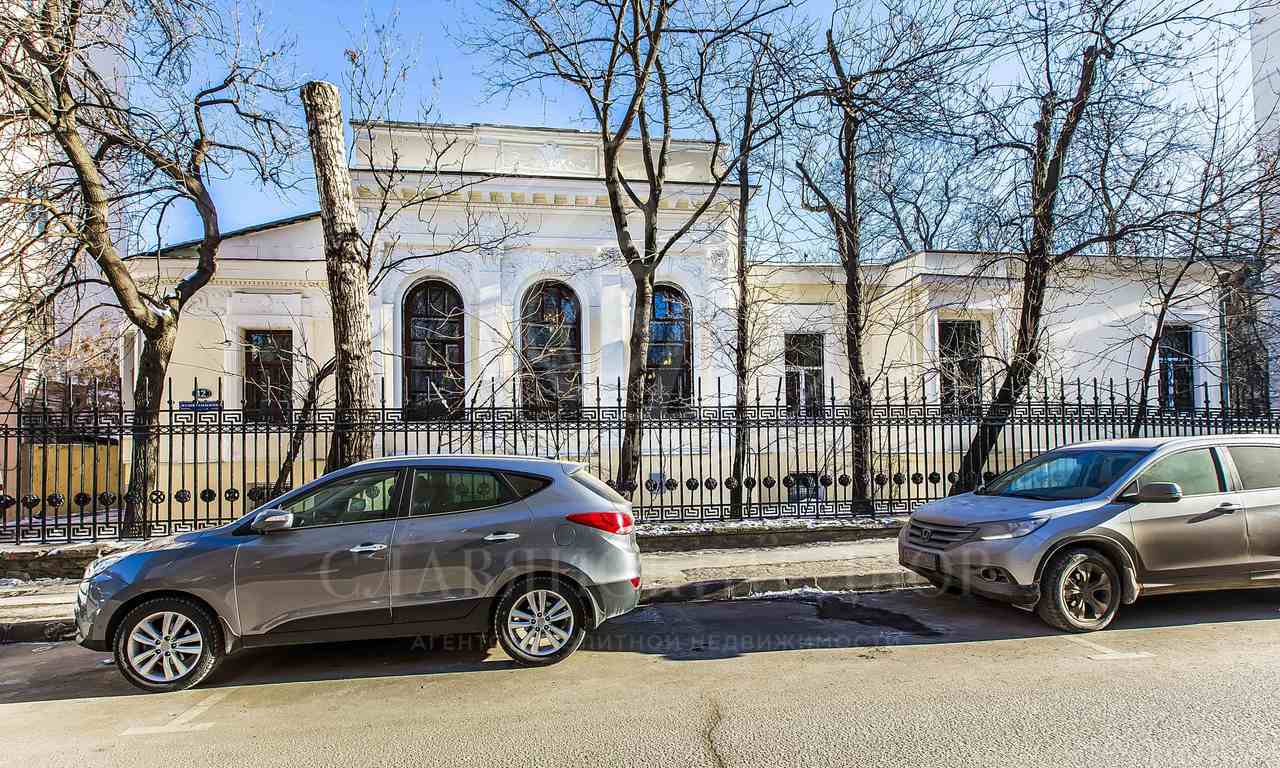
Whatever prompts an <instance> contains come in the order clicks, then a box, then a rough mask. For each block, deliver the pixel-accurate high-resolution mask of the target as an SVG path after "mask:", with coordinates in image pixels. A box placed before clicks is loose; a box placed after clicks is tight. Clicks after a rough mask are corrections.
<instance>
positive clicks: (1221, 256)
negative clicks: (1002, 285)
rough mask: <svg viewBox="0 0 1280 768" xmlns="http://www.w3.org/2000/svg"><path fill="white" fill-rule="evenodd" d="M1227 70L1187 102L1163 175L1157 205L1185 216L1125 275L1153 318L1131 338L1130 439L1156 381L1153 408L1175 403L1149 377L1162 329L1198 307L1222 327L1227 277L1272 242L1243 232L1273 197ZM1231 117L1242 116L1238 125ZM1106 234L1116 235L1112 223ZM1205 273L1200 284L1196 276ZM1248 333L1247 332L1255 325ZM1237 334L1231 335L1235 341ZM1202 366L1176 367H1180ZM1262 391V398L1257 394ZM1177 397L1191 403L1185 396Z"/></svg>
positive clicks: (1268, 162) (1102, 175) (1255, 135)
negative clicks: (1185, 120) (1138, 285)
mask: <svg viewBox="0 0 1280 768" xmlns="http://www.w3.org/2000/svg"><path fill="white" fill-rule="evenodd" d="M1228 61H1229V60H1228ZM1230 70H1231V68H1230V67H1219V68H1218V71H1219V72H1220V73H1221V74H1220V75H1219V79H1218V81H1217V82H1215V83H1214V87H1213V88H1212V89H1205V91H1204V92H1202V93H1200V94H1198V95H1197V102H1196V104H1197V109H1195V110H1193V111H1192V119H1193V120H1195V122H1194V123H1191V124H1189V125H1187V126H1186V127H1184V128H1183V130H1182V131H1180V133H1190V134H1191V136H1192V138H1191V139H1190V141H1189V143H1188V146H1187V147H1186V148H1185V149H1184V150H1183V151H1182V152H1180V153H1179V154H1178V155H1177V156H1176V157H1175V158H1173V162H1171V165H1172V166H1173V167H1172V168H1171V169H1170V171H1169V172H1168V175H1169V177H1170V179H1171V182H1170V183H1169V184H1168V185H1167V187H1166V189H1165V191H1164V195H1165V197H1166V198H1167V199H1166V201H1165V203H1164V205H1165V207H1166V208H1168V209H1170V210H1175V211H1183V212H1185V213H1184V214H1183V215H1180V216H1178V217H1176V218H1174V219H1172V220H1171V221H1169V222H1168V225H1167V226H1166V227H1165V228H1164V229H1163V230H1161V231H1159V232H1157V233H1155V234H1153V235H1148V236H1145V237H1143V238H1142V243H1143V245H1144V246H1145V247H1144V249H1143V250H1144V251H1147V252H1148V253H1146V254H1145V255H1147V256H1148V258H1147V259H1145V260H1144V261H1146V262H1147V266H1146V268H1145V269H1141V268H1134V269H1132V271H1131V274H1133V275H1134V276H1135V277H1138V278H1139V279H1142V280H1143V282H1144V283H1146V285H1147V290H1148V293H1149V295H1150V303H1151V305H1152V306H1153V308H1154V310H1155V318H1154V321H1153V324H1152V328H1151V330H1150V332H1149V333H1140V334H1139V335H1138V337H1137V339H1138V341H1139V342H1140V343H1141V345H1142V346H1143V347H1144V349H1143V356H1142V360H1143V362H1142V367H1141V369H1140V370H1139V375H1138V379H1137V381H1136V389H1137V394H1136V404H1135V410H1134V415H1133V419H1132V421H1131V422H1130V426H1129V434H1130V436H1131V437H1138V436H1140V435H1142V434H1143V431H1144V429H1145V427H1146V426H1147V421H1148V419H1149V417H1150V412H1151V409H1152V403H1151V399H1152V398H1151V389H1152V387H1151V385H1152V383H1153V381H1152V380H1153V378H1155V377H1156V376H1157V375H1159V387H1158V390H1159V391H1158V396H1157V397H1158V400H1157V402H1156V408H1158V409H1161V410H1163V409H1164V408H1165V407H1168V406H1169V405H1172V403H1170V402H1169V401H1170V400H1171V399H1172V396H1173V395H1174V394H1175V393H1173V392H1171V391H1170V389H1171V386H1172V384H1173V382H1171V381H1167V380H1166V379H1167V378H1168V377H1167V376H1166V375H1164V374H1162V373H1161V372H1160V370H1158V369H1159V367H1160V365H1161V364H1162V359H1161V357H1162V351H1163V349H1164V347H1165V344H1164V340H1165V332H1166V327H1167V326H1168V324H1169V322H1170V320H1171V319H1172V318H1173V317H1174V316H1176V314H1177V312H1178V310H1179V308H1180V307H1182V306H1185V305H1187V304H1198V305H1200V306H1209V307H1213V308H1214V310H1215V317H1214V318H1213V319H1216V320H1218V321H1219V322H1220V323H1221V324H1222V325H1223V327H1226V325H1227V318H1226V317H1217V316H1216V315H1217V312H1218V311H1220V310H1221V309H1222V307H1224V306H1228V305H1227V304H1225V303H1224V302H1223V301H1222V298H1223V297H1222V293H1223V291H1224V288H1226V289H1227V290H1228V291H1230V289H1231V283H1232V281H1233V278H1235V277H1236V275H1243V276H1247V275H1248V274H1249V273H1251V272H1253V271H1254V270H1255V269H1256V262H1257V261H1258V260H1259V259H1260V258H1265V256H1266V254H1267V253H1268V252H1269V251H1270V250H1271V246H1272V245H1273V243H1272V242H1271V240H1272V237H1273V235H1270V234H1268V233H1267V232H1266V230H1265V228H1263V227H1258V226H1254V225H1253V223H1254V222H1255V221H1256V220H1257V218H1258V211H1259V207H1260V201H1261V200H1262V199H1264V198H1265V197H1266V196H1267V194H1268V193H1273V192H1274V191H1275V189H1276V179H1277V175H1276V171H1277V167H1276V158H1275V156H1274V155H1270V154H1268V153H1265V152H1263V151H1261V146H1260V145H1261V137H1260V135H1259V132H1258V129H1257V127H1255V125H1254V122H1253V114H1252V110H1244V109H1242V108H1241V105H1240V103H1239V102H1238V101H1236V100H1235V99H1234V98H1233V97H1232V96H1231V95H1230V94H1229V92H1228V89H1227V84H1226V83H1224V82H1223V79H1225V78H1226V77H1228V75H1227V73H1228V72H1229V71H1230ZM1241 115H1244V116H1245V117H1244V119H1243V121H1242V120H1241V117H1240V116H1241ZM1242 122H1243V123H1244V124H1243V125H1242V124H1241V123H1242ZM1107 169H1108V165H1107V164H1103V165H1101V166H1099V168H1098V177H1099V178H1098V185H1099V188H1100V189H1101V190H1103V191H1104V192H1105V191H1106V190H1107V189H1108V188H1109V187H1110V184H1109V180H1108V178H1107ZM1108 200H1109V197H1107V196H1104V202H1106V201H1108ZM1111 228H1112V229H1115V228H1117V227H1116V225H1115V224H1114V223H1113V224H1112V225H1111ZM1112 250H1113V251H1114V248H1112ZM1150 257H1155V258H1150ZM1205 273H1207V274H1208V275H1209V277H1208V279H1205V278H1204V277H1203V275H1204V274H1205ZM1219 273H1221V275H1222V278H1221V279H1220V278H1219ZM1196 277H1199V278H1200V279H1199V280H1196V279H1195V278H1196ZM1224 283H1225V285H1224ZM1236 292H1237V295H1238V300H1239V301H1242V302H1248V301H1250V300H1251V297H1249V296H1248V293H1249V291H1248V290H1246V286H1245V285H1243V284H1242V285H1239V286H1238V287H1237V288H1236ZM1253 325H1255V332H1256V323H1254V324H1253ZM1239 330H1240V329H1237V331H1239ZM1240 335H1241V334H1239V333H1237V334H1236V336H1237V340H1240V339H1239V336H1240ZM1225 341H1226V339H1224V342H1225ZM1226 354H1227V350H1223V355H1224V358H1223V359H1222V360H1219V361H1217V362H1219V363H1225V362H1226V357H1225V355H1226ZM1210 362H1212V361H1207V360H1198V361H1196V360H1188V361H1186V363H1187V364H1188V365H1190V364H1201V365H1204V364H1208V363H1210ZM1223 367H1226V366H1223ZM1229 381H1230V379H1229V376H1228V378H1227V379H1224V381H1223V388H1221V389H1220V391H1219V392H1217V393H1215V394H1216V395H1217V396H1218V397H1219V399H1220V402H1221V404H1222V405H1223V406H1224V407H1225V406H1226V404H1227V403H1228V401H1230V400H1231V399H1232V398H1231V397H1230V393H1229V391H1228V390H1227V389H1226V387H1227V385H1229ZM1126 389H1127V388H1126ZM1262 391H1264V392H1265V387H1264V388H1263V390H1262ZM1186 396H1187V397H1189V399H1190V400H1192V402H1194V400H1195V392H1189V393H1186ZM1205 405H1206V407H1207V406H1208V403H1206V404H1205Z"/></svg>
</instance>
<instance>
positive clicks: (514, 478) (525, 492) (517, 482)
mask: <svg viewBox="0 0 1280 768" xmlns="http://www.w3.org/2000/svg"><path fill="white" fill-rule="evenodd" d="M502 476H503V477H505V478H506V480H507V483H508V484H510V485H511V489H512V490H513V491H515V492H516V496H518V497H519V498H522V499H527V498H529V497H530V496H532V495H533V494H535V493H537V492H538V491H540V490H542V489H543V488H546V487H547V486H548V485H551V481H550V480H548V479H547V478H545V477H535V476H533V475H514V474H512V473H510V472H503V473H502Z"/></svg>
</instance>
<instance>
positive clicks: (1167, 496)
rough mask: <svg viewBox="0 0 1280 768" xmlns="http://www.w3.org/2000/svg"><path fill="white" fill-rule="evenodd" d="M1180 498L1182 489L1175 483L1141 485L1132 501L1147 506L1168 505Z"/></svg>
mask: <svg viewBox="0 0 1280 768" xmlns="http://www.w3.org/2000/svg"><path fill="white" fill-rule="evenodd" d="M1181 498H1182V487H1181V486H1180V485H1178V484H1177V483H1143V484H1142V487H1141V488H1140V489H1139V490H1138V493H1137V494H1136V495H1135V496H1134V501H1137V502H1145V503H1149V504H1168V503H1169V502H1173V501H1178V500H1179V499H1181Z"/></svg>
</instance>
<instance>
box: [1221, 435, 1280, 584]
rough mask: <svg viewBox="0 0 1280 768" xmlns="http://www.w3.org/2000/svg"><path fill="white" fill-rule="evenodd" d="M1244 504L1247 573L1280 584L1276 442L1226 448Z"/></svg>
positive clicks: (1279, 481)
mask: <svg viewBox="0 0 1280 768" xmlns="http://www.w3.org/2000/svg"><path fill="white" fill-rule="evenodd" d="M1227 454H1228V456H1229V457H1230V459H1231V464H1232V467H1233V469H1234V470H1235V478H1236V482H1237V485H1238V487H1239V488H1240V502H1241V503H1242V504H1244V518H1245V522H1246V524H1247V525H1248V536H1249V575H1250V578H1251V579H1252V580H1253V581H1255V582H1256V581H1275V582H1276V583H1277V584H1280V445H1233V446H1231V447H1229V448H1228V449H1227Z"/></svg>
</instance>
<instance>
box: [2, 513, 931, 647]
mask: <svg viewBox="0 0 1280 768" xmlns="http://www.w3.org/2000/svg"><path fill="white" fill-rule="evenodd" d="M641 568H642V570H643V574H644V589H643V592H642V594H641V602H642V603H661V602H666V603H669V602H684V601H688V600H726V599H731V598H735V597H746V596H749V595H753V594H761V593H766V592H780V591H784V590H791V589H799V588H801V587H810V588H815V589H824V590H876V589H893V588H898V587H909V586H918V585H922V584H924V583H925V582H924V580H923V579H921V578H919V577H918V576H916V575H915V574H913V573H911V572H910V571H907V570H905V569H904V568H902V567H901V566H899V565H898V555H897V542H896V540H894V539H892V538H881V539H867V540H862V541H849V542H832V543H814V544H802V545H794V546H786V547H769V548H758V549H704V550H694V551H689V552H650V553H645V554H642V555H641ZM76 587H77V585H76V583H75V582H74V581H69V580H55V579H48V580H40V581H35V582H18V583H17V584H13V583H10V586H0V643H18V642H50V641H54V640H62V639H67V638H69V637H70V636H71V635H72V634H73V632H74V628H73V626H72V618H71V616H72V612H73V610H74V606H75V599H76Z"/></svg>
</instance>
